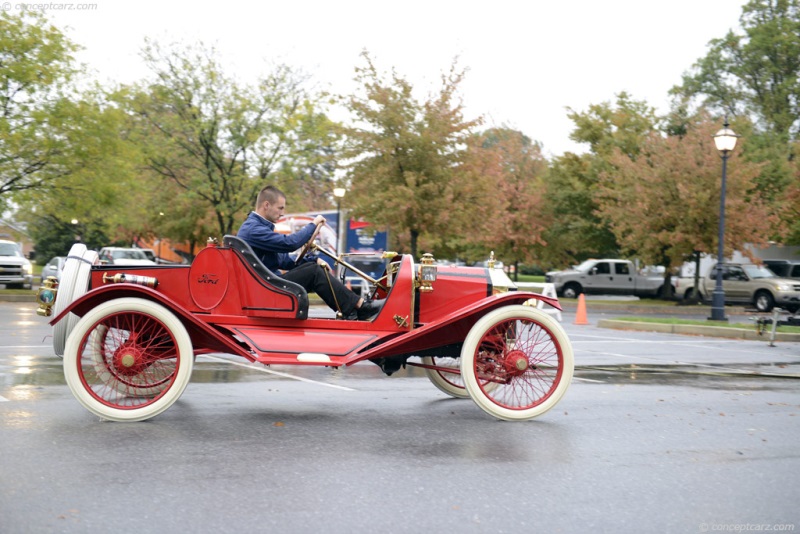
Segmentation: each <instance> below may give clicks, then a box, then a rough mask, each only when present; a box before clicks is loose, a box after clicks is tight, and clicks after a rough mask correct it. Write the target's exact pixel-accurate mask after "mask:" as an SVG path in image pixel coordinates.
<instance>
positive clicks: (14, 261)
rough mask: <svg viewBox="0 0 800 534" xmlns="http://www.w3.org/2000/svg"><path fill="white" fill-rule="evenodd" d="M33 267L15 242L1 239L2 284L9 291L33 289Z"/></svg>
mask: <svg viewBox="0 0 800 534" xmlns="http://www.w3.org/2000/svg"><path fill="white" fill-rule="evenodd" d="M32 283H33V266H32V265H31V262H29V261H28V259H27V258H26V257H25V256H23V255H22V249H21V248H20V247H19V245H18V244H16V243H14V242H13V241H6V240H4V239H0V284H5V286H6V288H7V289H31V284H32Z"/></svg>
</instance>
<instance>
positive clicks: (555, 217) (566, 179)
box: [539, 92, 658, 267]
mask: <svg viewBox="0 0 800 534" xmlns="http://www.w3.org/2000/svg"><path fill="white" fill-rule="evenodd" d="M568 116H569V118H570V119H571V120H572V121H573V122H574V123H575V129H574V130H573V131H572V133H571V134H570V138H571V139H572V140H573V141H577V142H580V143H587V144H588V145H589V149H590V153H589V154H584V155H582V156H577V155H575V154H571V153H567V154H564V155H563V156H561V157H559V158H556V159H555V160H554V161H553V162H552V164H551V167H550V170H549V172H548V174H547V178H546V186H545V187H546V195H545V196H546V198H547V202H546V204H545V210H546V213H545V214H546V215H547V218H548V219H549V220H551V221H552V224H551V225H550V226H549V227H548V228H547V230H546V231H545V233H544V240H545V242H547V244H548V245H547V247H546V248H545V249H543V250H541V251H540V252H539V255H540V257H541V258H542V260H543V262H544V263H546V264H549V265H552V266H558V267H562V266H563V264H564V262H567V263H575V262H578V261H581V260H583V259H586V258H589V257H602V256H613V255H616V254H618V248H619V247H618V246H617V243H616V241H615V238H614V234H613V233H612V232H611V230H610V228H609V226H608V222H609V221H608V220H606V219H604V218H603V217H601V216H600V215H599V214H598V212H597V203H596V200H595V195H596V190H597V184H598V182H599V179H600V174H601V173H603V172H605V171H607V170H608V169H609V168H610V162H609V158H610V157H611V155H612V154H614V153H616V152H619V153H622V154H625V155H626V156H627V157H629V158H635V157H636V156H637V155H638V154H639V151H640V150H641V145H642V143H643V141H644V139H645V138H646V137H647V136H648V135H649V134H650V133H651V132H654V131H656V130H657V124H658V118H657V117H656V115H655V111H654V110H653V108H652V107H650V106H648V105H647V103H646V102H644V101H638V100H634V99H633V98H631V96H630V95H628V94H627V93H625V92H622V93H620V94H619V95H617V99H616V102H615V103H614V104H613V105H612V104H611V103H609V102H604V103H602V104H595V105H592V106H590V107H589V109H588V110H587V111H585V112H576V111H573V110H570V112H569V114H568Z"/></svg>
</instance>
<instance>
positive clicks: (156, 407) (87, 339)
mask: <svg viewBox="0 0 800 534" xmlns="http://www.w3.org/2000/svg"><path fill="white" fill-rule="evenodd" d="M125 316H128V317H135V318H137V320H138V321H147V322H148V323H147V329H146V332H147V333H148V334H150V335H154V334H157V335H159V336H162V338H163V337H165V336H168V337H169V338H170V342H171V343H170V346H172V347H174V350H175V351H176V355H175V357H174V360H175V362H174V363H175V365H174V367H175V369H174V372H173V373H172V374H171V375H170V377H171V380H170V381H169V382H168V383H167V384H165V385H164V386H163V387H159V391H157V392H155V395H154V394H153V392H151V391H145V388H144V387H139V388H136V387H134V388H128V389H127V390H126V391H125V392H124V393H123V392H121V391H120V388H119V387H118V386H116V385H115V384H113V383H109V382H108V381H109V379H112V378H113V377H111V375H110V373H108V372H107V371H106V372H105V373H103V372H101V373H98V372H97V365H98V360H97V355H96V347H97V341H96V339H93V337H95V336H98V335H100V336H102V335H104V334H105V330H103V329H107V328H109V326H108V325H109V324H111V325H112V326H113V325H114V324H115V323H114V321H115V320H116V318H117V317H125ZM137 324H138V323H137ZM142 331H143V332H144V331H145V330H144V329H143V330H142ZM136 337H137V336H134V335H128V336H127V338H128V339H134V338H136ZM159 343H162V345H163V341H159ZM146 349H147V348H146V347H145V348H144V349H143V350H146ZM171 360H172V359H170V361H171ZM193 364H194V353H193V349H192V342H191V339H190V337H189V334H188V333H187V332H186V328H185V327H184V326H183V323H181V321H180V320H179V319H178V318H177V317H176V316H175V314H173V313H172V312H171V311H169V310H168V309H167V308H165V307H164V306H162V305H160V304H156V303H154V302H151V301H148V300H145V299H139V298H120V299H114V300H111V301H108V302H105V303H103V304H100V305H99V306H97V307H96V308H94V309H93V310H91V311H90V312H89V313H87V314H86V315H84V316H83V317H82V318H81V319H80V321H78V324H77V325H76V326H75V329H74V330H73V332H72V335H70V336H69V338H68V339H67V344H66V348H65V352H64V376H65V378H66V381H67V385H68V386H69V389H70V391H71V392H72V394H73V395H74V396H75V398H76V399H77V400H78V401H79V402H80V403H81V404H82V405H83V406H84V407H85V408H86V409H87V410H89V411H90V412H92V413H93V414H95V415H97V416H99V417H101V418H103V419H108V420H110V421H123V422H125V421H144V420H145V419H150V418H152V417H155V416H156V415H158V414H160V413H162V412H163V411H164V410H166V409H167V408H169V407H170V406H172V404H173V403H175V401H177V400H178V398H179V397H180V396H181V394H182V393H183V391H184V390H185V389H186V386H187V385H188V383H189V379H190V377H191V374H192V367H193Z"/></svg>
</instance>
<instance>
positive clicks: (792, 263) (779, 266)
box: [764, 260, 800, 280]
mask: <svg viewBox="0 0 800 534" xmlns="http://www.w3.org/2000/svg"><path fill="white" fill-rule="evenodd" d="M764 265H766V266H767V267H769V270H770V271H772V272H773V273H775V274H776V275H778V276H780V277H781V278H795V279H797V280H800V260H764Z"/></svg>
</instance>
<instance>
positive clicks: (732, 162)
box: [596, 116, 772, 296]
mask: <svg viewBox="0 0 800 534" xmlns="http://www.w3.org/2000/svg"><path fill="white" fill-rule="evenodd" d="M718 128H719V125H718V124H716V123H715V122H712V121H711V120H710V119H709V118H708V116H705V117H704V119H703V120H702V121H701V122H696V123H690V124H689V125H688V128H687V130H686V134H685V135H684V136H670V137H665V136H664V135H662V134H660V133H658V132H652V133H650V134H648V135H647V137H645V138H644V139H643V140H642V143H641V144H640V146H639V155H638V156H637V157H636V158H630V157H629V156H628V154H626V153H623V152H622V150H621V149H615V150H614V151H613V153H612V155H611V157H610V159H609V163H610V164H611V166H612V167H611V168H610V169H609V170H607V171H605V172H603V173H602V174H601V176H600V183H599V185H598V188H597V193H596V200H597V204H598V214H599V215H600V216H601V217H602V218H603V219H604V220H607V221H608V222H609V226H610V228H611V230H612V231H613V233H614V235H615V236H616V238H617V241H618V242H619V244H620V246H621V248H622V251H623V253H626V254H632V255H633V254H635V255H636V257H638V258H641V259H642V260H644V261H645V262H646V263H649V264H661V265H665V266H667V267H668V268H669V267H670V266H672V265H680V264H681V263H682V262H684V261H688V260H690V259H691V258H692V257H693V253H694V251H698V252H705V253H708V254H716V246H717V235H718V224H719V199H720V184H721V163H720V157H719V154H718V152H717V150H716V148H715V146H714V141H713V134H714V132H715V131H716V130H717V129H718ZM760 170H761V166H760V165H758V164H755V163H753V162H751V161H748V160H747V159H745V158H742V157H741V149H737V150H736V151H734V152H733V154H732V155H731V156H730V158H729V164H728V170H727V173H726V174H727V180H726V183H727V193H726V206H725V213H726V230H725V250H726V254H730V253H731V252H732V251H733V250H744V245H745V244H746V243H752V244H763V243H765V242H766V239H767V237H768V233H769V224H767V221H768V220H769V219H770V218H771V217H772V215H771V214H770V210H769V206H768V205H767V203H766V202H764V200H763V199H762V198H761V197H760V196H759V194H758V193H757V190H756V189H755V179H756V177H757V176H758V175H759V173H760ZM667 271H668V272H667V275H666V276H667V277H668V276H669V274H670V273H669V269H667ZM666 280H667V281H668V278H667V279H666ZM665 287H666V286H665ZM665 296H666V294H665Z"/></svg>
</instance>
